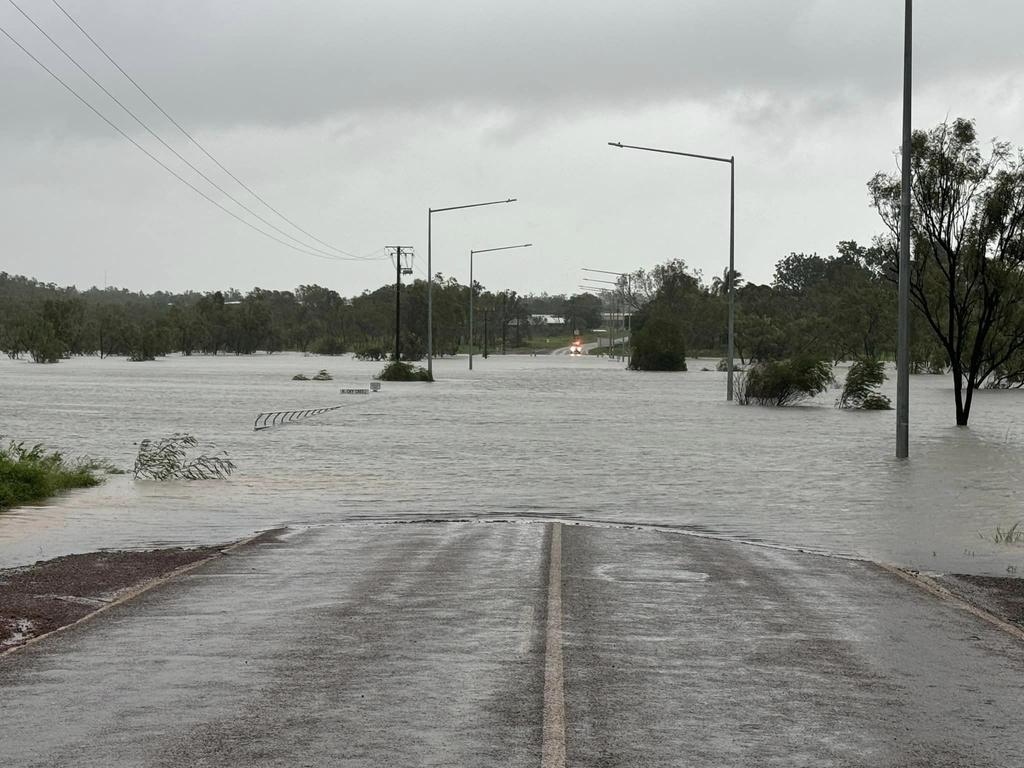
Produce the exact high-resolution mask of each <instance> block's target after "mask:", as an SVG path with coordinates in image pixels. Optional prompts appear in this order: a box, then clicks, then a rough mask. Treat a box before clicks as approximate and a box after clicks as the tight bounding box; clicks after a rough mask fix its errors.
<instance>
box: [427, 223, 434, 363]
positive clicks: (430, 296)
mask: <svg viewBox="0 0 1024 768" xmlns="http://www.w3.org/2000/svg"><path fill="white" fill-rule="evenodd" d="M433 218H434V210H433V209H432V208H427V374H428V378H429V379H430V380H431V381H433V380H434V271H433V269H432V267H433V264H432V263H431V261H430V246H431V238H430V225H431V224H432V223H433Z"/></svg>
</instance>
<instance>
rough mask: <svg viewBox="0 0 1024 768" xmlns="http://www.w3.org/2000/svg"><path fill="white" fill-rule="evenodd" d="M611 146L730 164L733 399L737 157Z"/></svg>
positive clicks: (730, 378)
mask: <svg viewBox="0 0 1024 768" xmlns="http://www.w3.org/2000/svg"><path fill="white" fill-rule="evenodd" d="M608 145H609V146H611V147H618V148H619V149H640V150H643V151H644V152H659V153H661V154H663V155H679V156H680V157H694V158H696V159H698V160H712V161H714V162H716V163H728V164H729V275H728V276H729V344H728V346H729V348H728V352H727V361H726V369H727V371H728V382H727V384H726V389H725V399H726V400H732V384H733V365H732V358H733V355H734V354H735V322H734V320H735V318H734V315H735V311H736V298H735V290H734V288H733V283H735V280H733V279H732V277H733V274H732V273H733V272H734V271H735V269H736V263H735V262H736V247H735V244H736V157H735V156H732V157H716V156H715V155H699V154H697V153H695V152H678V151H676V150H674V149H658V148H657V147H638V146H636V145H635V144H623V143H622V142H621V141H609V142H608Z"/></svg>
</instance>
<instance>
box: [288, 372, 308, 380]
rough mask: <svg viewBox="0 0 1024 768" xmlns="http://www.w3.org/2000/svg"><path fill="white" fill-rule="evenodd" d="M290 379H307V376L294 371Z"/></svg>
mask: <svg viewBox="0 0 1024 768" xmlns="http://www.w3.org/2000/svg"><path fill="white" fill-rule="evenodd" d="M292 381H309V376H307V375H306V374H304V373H296V374H295V375H294V376H292Z"/></svg>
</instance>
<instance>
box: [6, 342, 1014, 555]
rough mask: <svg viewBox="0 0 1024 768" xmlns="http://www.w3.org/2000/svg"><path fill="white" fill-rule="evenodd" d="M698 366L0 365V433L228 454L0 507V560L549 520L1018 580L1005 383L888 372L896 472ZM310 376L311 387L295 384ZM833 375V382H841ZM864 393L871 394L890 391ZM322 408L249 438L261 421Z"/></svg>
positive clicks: (795, 410) (872, 436)
mask: <svg viewBox="0 0 1024 768" xmlns="http://www.w3.org/2000/svg"><path fill="white" fill-rule="evenodd" d="M704 366H706V367H707V368H711V369H713V368H714V364H713V361H702V360H695V361H691V364H690V367H691V370H690V372H688V373H683V374H640V373H635V372H629V371H626V370H624V369H623V366H622V364H621V363H617V362H612V361H609V360H606V359H602V358H593V357H583V358H573V357H567V356H538V357H528V356H508V357H501V356H492V357H491V358H489V359H488V360H482V359H480V358H477V360H476V366H475V367H476V370H474V371H472V372H470V371H468V370H467V365H466V359H465V358H464V357H463V358H456V359H449V360H441V361H437V362H436V363H435V369H434V370H435V374H436V375H437V376H438V378H439V381H438V382H437V383H435V384H433V385H423V384H393V383H385V384H384V385H383V388H382V391H381V392H379V393H376V394H373V395H368V396H367V395H341V394H339V391H338V390H339V388H342V387H366V386H367V385H368V382H369V380H370V378H371V376H372V375H373V374H374V373H375V372H376V371H377V370H379V368H380V367H381V366H380V364H378V363H362V362H359V361H356V360H352V359H349V358H326V357H304V356H302V355H298V354H280V355H257V356H252V357H191V358H184V357H170V358H167V359H165V360H160V361H158V362H154V363H129V362H127V361H125V360H123V359H107V360H98V359H94V358H85V359H75V360H70V361H65V362H62V363H60V364H58V365H53V366H40V365H33V364H31V363H26V362H21V361H10V360H3V361H0V393H2V395H0V434H3V435H6V436H8V437H14V438H17V439H18V440H24V441H26V442H29V443H34V442H44V443H46V444H47V445H48V446H52V447H54V448H58V449H60V450H62V451H64V452H66V453H67V454H69V455H80V454H89V455H91V456H95V457H102V458H108V459H110V460H112V461H113V462H114V463H115V464H117V465H118V466H121V467H123V468H125V469H130V468H131V465H132V463H133V461H134V457H135V453H136V450H137V443H138V442H139V441H140V440H142V439H144V438H158V437H161V436H165V435H168V434H170V433H172V432H181V431H187V432H191V433H192V434H194V435H195V436H196V437H198V438H199V439H200V440H201V441H202V442H203V443H204V444H207V445H212V446H214V447H215V448H217V449H223V450H226V451H228V453H229V454H230V456H231V458H232V459H233V460H234V461H235V463H236V464H237V465H238V470H237V472H236V473H235V474H234V475H233V476H232V477H231V479H229V480H226V481H206V482H203V481H197V482H187V481H175V482H168V483H157V482H152V481H135V480H132V479H131V476H130V475H120V476H111V477H110V478H109V479H108V480H107V482H105V483H104V484H103V485H102V486H100V487H98V488H95V489H87V490H83V491H76V492H73V493H71V494H68V495H65V496H62V497H60V498H58V499H55V500H53V501H52V502H50V503H48V504H45V505H42V506H38V507H23V508H20V509H15V510H11V511H8V512H5V513H0V566H10V565H17V564H23V563H28V562H32V561H34V560H37V559H41V558H48V557H53V556H56V555H60V554H66V553H69V552H81V551H88V550H93V549H98V548H119V547H146V546H156V545H178V544H183V545H184V544H195V543H211V542H224V541H228V540H231V539H235V538H239V537H242V536H244V535H247V534H249V533H252V532H254V531H256V530H260V529H264V528H268V527H272V526H278V525H282V524H291V525H305V524H324V523H328V524H330V523H338V522H346V521H354V520H372V519H381V520H392V519H408V520H414V519H422V518H459V519H461V518H508V517H518V518H531V517H532V518H538V517H539V518H564V519H578V520H585V521H601V522H609V523H639V524H649V525H657V526H671V527H674V528H682V529H687V530H690V531H697V532H702V533H707V534H711V535H720V536H725V537H728V538H737V539H743V540H749V541H758V542H764V543H767V544H772V545H779V546H786V547H797V548H805V549H809V550H813V551H822V552H829V553H835V554H842V555H851V556H855V557H865V558H870V559H874V560H881V561H885V562H891V563H897V564H900V565H905V566H909V567H915V568H920V569H922V570H926V571H959V572H967V573H979V574H993V575H1006V574H1007V573H1011V574H1013V573H1017V574H1018V575H1020V574H1024V546H1022V545H1017V546H1011V545H1004V544H995V543H994V542H992V541H991V540H990V539H991V536H992V534H993V533H994V531H995V528H996V526H1002V527H1004V528H1005V527H1007V526H1009V525H1011V524H1013V523H1014V522H1016V521H1018V520H1021V519H1024V509H1022V507H1021V503H1020V500H1019V499H1020V495H1019V494H1018V489H1020V487H1021V480H1022V478H1024V450H1022V449H1024V392H1021V391H1004V392H986V391H983V392H979V393H978V394H977V396H976V401H975V406H974V413H973V414H972V420H971V426H970V427H969V428H968V429H959V428H957V427H956V426H954V424H953V402H952V389H951V381H950V379H949V378H948V377H942V376H918V377H913V378H912V381H911V459H910V460H909V461H905V462H901V461H897V460H896V459H894V458H892V454H893V448H894V432H895V427H894V423H895V419H894V415H893V412H891V411H890V412H864V413H861V412H844V411H838V410H836V409H835V408H833V407H832V403H833V401H834V399H835V396H836V394H837V393H836V392H828V393H825V394H823V395H822V396H820V397H819V398H817V399H816V400H814V401H811V402H809V403H808V404H806V405H803V406H800V407H792V408H778V409H777V408H760V407H756V406H749V407H740V406H737V405H735V404H729V403H726V402H725V375H724V374H722V373H718V372H715V371H714V370H709V371H701V370H700V369H701V367H704ZM320 368H327V369H328V370H329V371H330V372H331V373H332V374H333V375H334V377H335V380H334V381H333V382H315V381H308V382H297V381H292V380H291V377H292V375H294V374H296V373H299V372H303V373H305V374H306V375H312V374H314V373H316V371H317V370H319V369H320ZM839 375H840V377H841V376H843V375H845V372H844V371H840V373H839ZM886 390H887V392H888V394H890V396H894V392H893V390H894V382H887V387H886ZM337 404H343V405H344V407H343V408H341V409H339V410H336V411H333V412H331V413H327V414H323V415H321V416H316V417H313V418H310V419H307V420H305V421H303V422H300V423H294V424H289V425H286V426H283V427H278V428H274V429H270V430H266V431H260V432H254V431H253V429H252V426H253V420H254V419H255V417H256V414H257V413H259V412H261V411H269V410H286V409H295V408H317V407H325V406H331V405H337Z"/></svg>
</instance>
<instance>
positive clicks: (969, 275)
mask: <svg viewBox="0 0 1024 768" xmlns="http://www.w3.org/2000/svg"><path fill="white" fill-rule="evenodd" d="M911 176H912V204H911V212H910V220H911V236H912V242H913V246H914V253H913V258H912V260H911V267H910V296H911V300H912V301H913V303H914V305H915V306H916V307H917V309H918V310H919V311H920V313H921V314H922V316H923V317H924V319H925V321H926V322H927V324H928V326H929V327H930V328H931V330H932V332H933V333H934V334H935V337H936V338H937V339H938V340H939V342H940V343H941V344H942V346H943V348H944V349H945V352H946V354H947V355H948V357H949V364H950V368H951V370H952V374H953V395H954V400H955V405H956V423H957V424H958V425H960V426H966V424H967V422H968V419H969V418H970V414H971V403H972V398H973V395H974V391H975V390H976V389H977V388H978V387H979V386H980V385H981V384H982V382H984V381H985V379H986V378H988V377H989V376H990V375H992V374H993V372H995V371H996V370H998V369H1000V367H1002V366H1005V365H1006V364H1007V363H1008V362H1009V361H1010V360H1012V359H1013V358H1014V356H1015V354H1016V353H1017V352H1018V351H1019V350H1020V349H1021V348H1022V347H1024V309H1022V303H1024V237H1022V234H1024V158H1022V155H1021V152H1020V151H1017V152H1013V151H1011V148H1010V145H1009V144H1007V143H1005V142H998V141H996V142H993V143H992V148H991V152H990V153H989V155H988V156H987V157H985V156H984V155H983V154H982V152H981V150H980V149H979V147H978V138H977V132H976V130H975V126H974V122H973V121H971V120H965V119H962V118H961V119H957V120H955V121H953V122H952V123H949V122H945V123H941V124H939V125H938V126H936V127H935V128H933V129H932V130H930V131H915V132H914V134H913V139H912V141H911ZM868 189H869V191H870V193H871V200H872V204H873V206H874V207H875V208H876V209H877V210H878V212H879V214H880V216H881V217H882V220H883V221H884V222H885V224H886V226H887V227H888V229H889V235H888V236H886V237H883V238H880V239H879V245H880V246H881V248H880V252H879V260H878V267H879V269H880V271H881V272H882V273H883V274H885V275H886V276H887V277H889V278H890V279H891V280H894V281H895V280H896V278H897V276H898V271H897V269H898V268H897V263H898V261H897V253H898V236H899V221H900V179H899V178H898V177H896V176H894V175H888V174H884V173H878V174H876V175H875V176H874V178H872V179H871V181H870V182H868Z"/></svg>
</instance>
